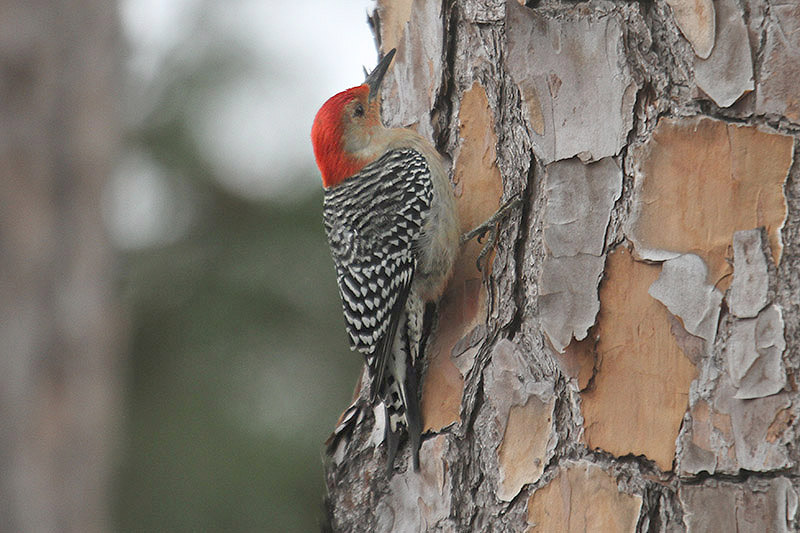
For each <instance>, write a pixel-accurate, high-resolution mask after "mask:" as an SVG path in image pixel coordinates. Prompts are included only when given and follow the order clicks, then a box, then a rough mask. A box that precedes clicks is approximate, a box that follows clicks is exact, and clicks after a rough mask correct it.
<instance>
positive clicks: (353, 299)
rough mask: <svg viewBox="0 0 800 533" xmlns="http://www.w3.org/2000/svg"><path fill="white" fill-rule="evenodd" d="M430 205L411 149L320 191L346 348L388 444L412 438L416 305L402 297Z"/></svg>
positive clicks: (424, 172)
mask: <svg viewBox="0 0 800 533" xmlns="http://www.w3.org/2000/svg"><path fill="white" fill-rule="evenodd" d="M432 199H433V186H432V183H431V174H430V168H429V167H428V164H427V162H426V161H425V158H424V157H423V156H422V155H421V154H420V153H419V152H417V151H416V150H413V149H401V150H392V151H389V152H387V153H386V154H384V155H383V157H381V158H380V159H378V160H376V161H375V162H373V163H371V164H369V165H367V166H365V167H364V168H363V169H362V170H361V171H360V172H358V173H357V174H355V175H354V176H352V177H350V178H348V179H346V180H345V181H343V182H342V183H341V184H339V185H338V186H337V187H335V188H332V189H327V190H326V191H325V201H324V207H323V220H324V224H325V230H326V232H327V235H328V242H329V244H330V247H331V254H332V256H333V261H334V264H335V266H336V280H337V282H338V285H339V294H340V295H341V298H342V308H343V311H344V317H345V327H346V329H347V333H348V336H349V338H350V345H351V347H352V348H353V349H355V350H358V351H359V352H361V353H363V354H364V356H365V357H366V360H367V365H368V367H369V371H370V376H371V377H372V380H373V383H372V391H371V392H372V393H371V398H372V399H373V400H374V399H375V398H376V397H378V396H380V397H381V399H382V400H383V401H384V403H385V404H386V407H387V415H388V419H387V424H388V425H389V429H390V431H389V432H387V439H389V440H390V441H391V439H392V438H396V439H399V435H398V434H399V433H400V432H401V431H402V430H403V429H406V430H409V429H411V430H414V431H416V432H417V433H419V426H420V422H419V409H418V407H417V402H418V399H417V397H416V395H417V391H416V375H415V371H414V369H413V363H414V361H415V359H416V357H417V356H418V352H419V346H418V343H419V342H420V340H421V336H422V325H421V324H420V323H419V318H418V317H417V315H419V316H421V315H422V312H423V311H424V303H422V302H420V301H419V299H418V298H417V297H412V298H411V301H409V294H410V292H411V286H412V282H413V280H414V273H415V269H416V265H417V258H418V255H419V248H418V244H419V239H420V237H421V235H422V230H423V226H424V224H425V221H426V219H427V217H428V215H429V213H430V207H431V201H432ZM408 308H412V309H408ZM407 310H412V311H413V312H412V313H408V312H407ZM409 320H413V321H414V322H415V323H414V324H409V323H408V322H409ZM409 365H412V368H407V367H408V366H409ZM412 394H413V396H414V397H413V398H412V397H411V396H412ZM409 414H410V416H409ZM400 426H402V427H400ZM409 433H411V432H409ZM417 438H418V437H413V436H412V439H413V440H417ZM392 444H394V446H392ZM414 444H418V443H414ZM392 447H393V448H394V449H395V450H396V448H397V445H396V443H393V442H390V450H391V448H392Z"/></svg>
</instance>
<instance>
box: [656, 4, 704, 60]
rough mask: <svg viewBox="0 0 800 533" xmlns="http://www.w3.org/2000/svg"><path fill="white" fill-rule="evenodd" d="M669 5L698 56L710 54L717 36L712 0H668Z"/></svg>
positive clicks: (702, 56)
mask: <svg viewBox="0 0 800 533" xmlns="http://www.w3.org/2000/svg"><path fill="white" fill-rule="evenodd" d="M667 5H668V6H669V7H670V9H671V10H672V16H673V17H674V18H675V23H676V24H677V25H678V28H679V29H680V30H681V33H682V34H683V36H684V37H686V40H687V41H689V44H691V45H692V48H693V49H694V53H695V54H697V57H701V58H703V59H705V58H707V57H708V56H710V55H711V50H713V49H714V36H715V23H714V20H715V16H714V3H713V2H712V1H711V0H667Z"/></svg>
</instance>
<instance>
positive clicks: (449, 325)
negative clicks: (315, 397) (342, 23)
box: [326, 0, 800, 532]
mask: <svg viewBox="0 0 800 533" xmlns="http://www.w3.org/2000/svg"><path fill="white" fill-rule="evenodd" d="M372 23H373V26H374V28H375V30H376V33H377V35H378V38H379V39H378V40H379V42H380V48H381V50H382V51H383V52H386V51H388V50H389V49H391V48H394V47H396V48H397V49H398V52H397V56H396V58H395V61H394V65H393V67H392V68H391V69H390V72H389V75H388V77H387V81H386V86H385V88H384V91H383V97H384V101H383V106H384V120H385V121H386V122H387V123H389V124H390V125H394V126H410V127H413V128H416V129H417V131H419V132H420V133H422V134H423V135H426V136H428V137H429V138H430V139H431V140H432V141H433V142H434V143H435V145H436V146H437V147H438V149H439V150H440V151H441V152H442V153H443V154H445V155H447V156H449V157H450V158H451V160H452V162H453V173H452V177H453V183H454V187H455V190H456V194H457V196H458V200H459V209H460V214H461V217H462V226H463V229H464V230H467V229H470V228H471V227H473V226H476V225H477V224H478V223H480V222H481V221H482V220H484V219H486V218H487V217H488V216H489V215H490V214H491V213H492V212H493V211H494V210H495V209H496V208H497V206H498V205H500V203H501V200H503V201H505V200H507V199H510V198H512V197H514V196H516V195H521V196H522V198H523V199H524V205H523V206H522V207H521V208H520V209H519V210H517V211H515V212H514V213H513V214H512V215H511V216H510V217H509V219H508V220H507V221H506V222H505V223H504V224H503V225H502V228H501V232H500V240H499V244H498V246H497V249H496V254H495V256H494V259H493V263H492V267H491V274H490V276H489V279H488V282H487V283H486V284H483V283H482V281H481V274H480V273H479V272H478V271H477V270H476V268H475V257H476V255H477V253H478V251H479V250H480V244H477V243H470V244H468V245H467V246H465V248H464V250H463V253H462V257H461V259H460V261H459V264H458V267H457V271H456V273H455V276H454V278H453V280H452V282H451V284H450V288H449V289H448V291H447V292H446V294H445V296H444V297H443V299H442V301H441V302H440V304H439V307H438V313H437V318H438V322H437V327H436V328H435V329H434V331H433V333H432V335H431V337H430V340H429V342H428V346H427V363H426V369H425V373H424V377H423V386H422V399H421V402H422V417H423V424H424V429H425V431H427V434H426V435H425V437H424V441H423V445H422V449H421V454H420V455H421V469H420V472H418V473H417V472H414V471H413V469H411V468H410V467H409V462H408V458H409V454H408V449H407V447H406V449H405V450H404V456H403V457H402V458H400V459H399V460H398V468H397V472H396V473H395V474H394V476H393V477H388V476H387V474H386V472H385V450H384V447H383V445H382V444H381V443H380V441H381V440H382V438H381V437H382V427H383V420H382V419H381V418H382V417H381V416H380V414H379V411H375V412H376V413H378V415H377V416H372V414H371V412H370V413H368V416H365V417H364V419H363V420H362V421H361V423H360V424H359V426H358V428H357V430H356V432H355V434H354V435H353V439H352V440H351V441H350V442H349V443H348V444H347V445H346V446H343V447H340V448H339V449H336V450H329V457H330V459H329V461H328V464H327V476H326V477H327V486H328V491H329V493H328V506H329V508H328V510H329V520H330V524H329V525H330V527H331V529H333V530H336V531H378V532H381V531H401V532H406V531H426V530H429V531H459V532H460V531H543V532H555V531H603V532H613V531H652V532H656V531H698V532H706V531H720V532H727V531H739V532H745V531H753V532H763V531H789V530H794V528H795V527H796V526H797V522H796V521H795V520H796V511H797V507H798V485H799V484H798V476H797V474H798V472H797V469H796V465H797V461H798V458H799V457H798V453H799V452H798V447H797V446H796V445H794V443H795V442H796V438H797V432H796V429H795V426H796V424H795V423H796V421H797V419H798V414H799V411H800V401H798V400H799V399H800V397H798V393H797V387H796V383H795V381H796V378H795V376H796V374H797V370H798V366H800V274H798V272H800V169H798V165H795V164H794V163H793V161H794V149H795V145H796V142H797V141H796V137H797V136H798V134H800V107H799V104H798V96H797V95H798V92H797V88H796V81H795V80H797V79H800V11H799V10H798V8H797V7H796V4H793V5H788V4H779V3H771V2H768V1H766V0H743V1H742V2H741V4H740V3H737V1H736V0H714V2H713V4H712V2H711V1H710V0H706V1H704V0H696V1H693V0H669V1H667V2H665V1H663V0H656V1H654V2H641V3H628V2H616V3H615V2H606V1H597V2H592V3H586V4H571V3H559V2H555V1H553V2H550V1H544V2H528V6H524V5H520V3H519V2H517V1H515V0H509V1H508V2H501V1H492V2H477V1H464V2H450V1H446V2H441V3H440V2H432V1H427V2H425V1H422V0H416V1H412V0H407V1H404V2H389V1H388V0H381V1H379V2H378V7H377V10H376V12H375V13H374V15H373V17H372ZM360 394H361V401H365V397H364V392H363V391H362V392H361V393H360Z"/></svg>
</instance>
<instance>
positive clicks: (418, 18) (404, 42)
mask: <svg viewBox="0 0 800 533" xmlns="http://www.w3.org/2000/svg"><path fill="white" fill-rule="evenodd" d="M441 8H442V4H441V3H440V2H427V1H425V0H414V2H413V5H412V6H411V15H410V17H409V21H408V23H407V24H405V31H404V32H403V34H402V35H403V36H402V39H401V40H400V42H399V44H398V46H397V55H395V58H394V61H393V66H392V67H391V68H390V69H389V72H388V73H387V75H386V78H385V79H384V81H383V89H382V92H383V94H384V98H383V116H384V117H389V120H387V125H388V126H409V125H412V124H415V123H416V124H418V126H417V131H418V132H419V133H420V134H421V135H422V136H423V137H426V138H427V139H428V140H432V139H433V129H432V127H431V122H430V112H431V110H432V109H433V102H434V101H435V100H436V95H437V94H438V93H439V88H440V87H441V84H442V79H441V73H442V43H443V42H444V41H443V36H442V32H443V24H442V12H441ZM398 18H399V20H402V18H400V17H399V15H398Z"/></svg>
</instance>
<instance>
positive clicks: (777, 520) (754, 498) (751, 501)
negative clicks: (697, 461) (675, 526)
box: [678, 477, 797, 533]
mask: <svg viewBox="0 0 800 533" xmlns="http://www.w3.org/2000/svg"><path fill="white" fill-rule="evenodd" d="M748 485H750V486H748ZM748 485H743V484H735V483H727V482H718V481H709V482H707V483H706V484H704V485H681V487H680V489H679V491H678V496H679V498H680V500H681V505H682V506H683V509H684V516H683V522H684V524H685V525H686V527H687V531H688V532H689V533H694V532H697V533H706V532H708V531H737V532H740V533H762V532H764V531H769V532H770V533H783V532H787V533H788V532H789V531H795V529H794V521H795V513H796V511H797V503H796V502H797V492H796V491H795V489H794V488H793V487H792V483H791V482H790V481H789V480H788V479H787V478H785V477H779V478H776V479H770V480H759V481H751V482H750V483H749V484H748Z"/></svg>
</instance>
